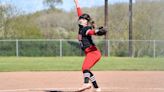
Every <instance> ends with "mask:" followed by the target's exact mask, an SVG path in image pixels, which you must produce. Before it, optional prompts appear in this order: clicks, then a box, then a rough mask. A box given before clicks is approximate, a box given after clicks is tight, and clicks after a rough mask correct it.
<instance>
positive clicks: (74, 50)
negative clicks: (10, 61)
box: [0, 39, 164, 58]
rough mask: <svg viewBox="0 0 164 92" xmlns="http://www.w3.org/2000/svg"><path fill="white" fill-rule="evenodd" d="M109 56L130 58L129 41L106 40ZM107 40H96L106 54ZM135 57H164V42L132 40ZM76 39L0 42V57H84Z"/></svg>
mask: <svg viewBox="0 0 164 92" xmlns="http://www.w3.org/2000/svg"><path fill="white" fill-rule="evenodd" d="M106 41H107V42H108V56H120V57H127V56H128V44H129V40H106ZM106 41H105V40H95V43H96V45H97V47H98V48H99V49H100V51H101V52H102V55H104V54H105V51H104V48H105V44H104V43H105V42H106ZM132 42H133V57H154V58H155V57H164V40H132ZM83 55H84V53H83V51H81V49H80V46H79V43H78V41H77V40H75V39H71V40H66V39H20V40H18V39H16V40H0V56H60V57H62V56H83Z"/></svg>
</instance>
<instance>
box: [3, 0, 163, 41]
mask: <svg viewBox="0 0 164 92" xmlns="http://www.w3.org/2000/svg"><path fill="white" fill-rule="evenodd" d="M54 1H55V2H54ZM43 4H44V5H46V6H47V7H49V8H46V9H44V10H42V11H37V12H35V13H30V14H25V13H24V12H22V11H20V10H18V9H17V7H16V6H13V5H11V4H9V5H2V4H0V17H1V18H0V39H76V36H77V33H78V26H77V15H76V10H75V9H73V10H71V11H69V12H66V11H64V10H61V9H57V8H56V7H55V6H56V5H57V4H62V0H44V2H43ZM83 10H84V12H86V13H89V14H90V15H91V16H92V19H93V20H94V21H95V22H96V24H97V25H98V26H102V25H103V24H104V7H103V6H99V7H91V8H84V9H83ZM108 17H109V23H108V24H109V25H108V27H109V32H108V33H109V39H111V40H116V39H117V40H128V26H129V25H128V19H129V18H128V17H129V11H128V3H116V4H110V5H109V16H108ZM163 20H164V2H163V1H147V2H136V3H134V5H133V30H134V31H133V37H134V38H133V39H135V40H163V39H164V37H163V35H164V31H163V30H164V26H163V25H164V22H163ZM95 39H103V37H95Z"/></svg>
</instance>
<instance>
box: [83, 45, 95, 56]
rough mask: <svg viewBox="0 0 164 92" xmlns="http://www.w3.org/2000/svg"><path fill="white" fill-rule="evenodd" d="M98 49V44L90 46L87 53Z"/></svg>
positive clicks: (86, 50)
mask: <svg viewBox="0 0 164 92" xmlns="http://www.w3.org/2000/svg"><path fill="white" fill-rule="evenodd" d="M96 50H97V48H96V46H90V47H88V48H86V49H85V54H87V53H88V52H92V51H96Z"/></svg>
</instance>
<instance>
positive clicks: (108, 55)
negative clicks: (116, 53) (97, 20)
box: [108, 40, 110, 57]
mask: <svg viewBox="0 0 164 92" xmlns="http://www.w3.org/2000/svg"><path fill="white" fill-rule="evenodd" d="M109 56H110V41H109V40H108V57H109Z"/></svg>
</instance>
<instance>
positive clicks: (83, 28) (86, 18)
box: [74, 0, 107, 92]
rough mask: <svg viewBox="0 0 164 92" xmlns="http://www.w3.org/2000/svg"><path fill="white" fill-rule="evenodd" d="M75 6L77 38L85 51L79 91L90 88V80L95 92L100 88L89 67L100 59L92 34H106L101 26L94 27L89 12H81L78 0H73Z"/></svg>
mask: <svg viewBox="0 0 164 92" xmlns="http://www.w3.org/2000/svg"><path fill="white" fill-rule="evenodd" d="M74 1H75V4H76V8H77V14H78V17H79V19H78V25H79V32H78V40H79V42H80V44H81V49H82V50H83V51H84V52H85V59H84V61H83V65H82V71H83V76H84V84H83V86H82V87H81V88H79V90H80V91H83V90H86V89H90V88H91V87H92V86H91V84H89V81H91V83H92V85H93V87H94V90H95V91H96V92H100V91H101V89H100V87H99V86H98V84H97V82H96V79H95V76H94V74H93V73H92V72H91V71H90V69H91V68H92V67H93V66H94V65H95V64H96V63H97V62H98V61H99V60H100V58H101V52H100V51H99V50H98V49H97V47H96V45H95V44H94V42H93V40H92V35H97V36H102V35H105V34H106V32H107V31H106V30H105V29H104V28H103V27H99V28H97V29H96V27H95V24H94V22H93V21H92V20H91V17H90V15H89V14H86V13H82V10H81V8H80V6H79V3H78V0H74Z"/></svg>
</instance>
